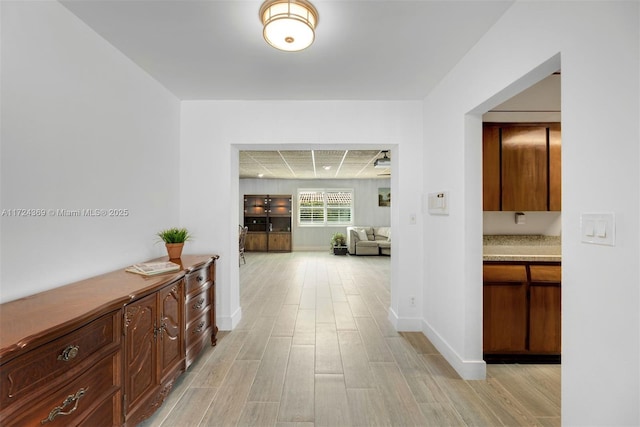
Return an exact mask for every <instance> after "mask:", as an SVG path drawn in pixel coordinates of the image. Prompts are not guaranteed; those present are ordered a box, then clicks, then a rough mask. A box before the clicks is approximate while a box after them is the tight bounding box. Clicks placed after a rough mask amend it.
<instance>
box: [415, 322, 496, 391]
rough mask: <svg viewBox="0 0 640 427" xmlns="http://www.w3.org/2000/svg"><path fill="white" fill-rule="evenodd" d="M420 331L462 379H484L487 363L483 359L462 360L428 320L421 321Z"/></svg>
mask: <svg viewBox="0 0 640 427" xmlns="http://www.w3.org/2000/svg"><path fill="white" fill-rule="evenodd" d="M422 333H423V334H424V335H425V336H426V337H427V338H428V339H429V341H431V343H432V344H433V345H434V346H435V347H436V348H437V349H438V351H439V352H440V354H442V356H443V357H444V358H445V359H446V361H447V362H449V365H451V367H452V368H453V369H455V370H456V372H457V373H458V374H459V375H460V376H461V377H462V379H464V380H484V379H486V377H487V364H486V363H485V361H484V360H464V359H463V358H461V357H460V355H458V353H457V352H456V351H455V350H454V349H453V348H451V346H450V345H449V343H448V342H447V341H446V340H444V339H443V338H442V336H441V335H440V334H438V333H437V332H436V331H435V330H434V329H433V328H432V327H431V325H429V323H428V322H426V321H424V320H423V321H422Z"/></svg>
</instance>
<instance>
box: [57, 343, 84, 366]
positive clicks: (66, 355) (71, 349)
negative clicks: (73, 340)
mask: <svg viewBox="0 0 640 427" xmlns="http://www.w3.org/2000/svg"><path fill="white" fill-rule="evenodd" d="M79 351H80V347H78V346H77V345H70V346H67V348H65V349H64V350H62V353H61V354H60V355H59V356H58V360H63V361H65V362H68V361H69V360H71V359H73V358H74V357H76V356H77V355H78V352H79Z"/></svg>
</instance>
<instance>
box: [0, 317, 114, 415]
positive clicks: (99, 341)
mask: <svg viewBox="0 0 640 427" xmlns="http://www.w3.org/2000/svg"><path fill="white" fill-rule="evenodd" d="M119 314H120V312H119V311H117V312H113V313H110V314H108V315H106V316H103V317H101V318H99V319H96V320H94V321H93V322H91V323H89V324H88V325H86V326H83V327H82V328H80V329H77V330H75V331H73V332H71V333H69V334H67V335H65V336H63V337H61V338H58V339H56V340H54V341H52V342H50V343H48V344H45V345H42V346H40V347H38V348H35V349H33V350H31V351H29V352H28V353H26V354H24V355H21V356H19V357H17V358H16V359H13V360H11V361H10V362H9V363H7V364H5V365H2V366H1V367H0V375H1V377H0V382H1V383H0V384H1V391H2V396H1V398H0V402H1V404H0V406H1V407H2V408H7V407H8V406H10V405H11V404H12V403H13V402H15V401H18V400H21V399H22V398H23V397H27V396H33V395H34V393H36V392H38V390H39V389H40V388H42V387H48V386H49V385H50V383H51V382H52V381H55V380H57V379H61V378H63V377H65V376H67V375H68V374H69V372H70V371H71V370H73V369H74V368H75V367H76V366H79V365H81V364H84V365H87V364H90V363H91V360H90V359H92V356H93V355H94V354H96V353H98V352H100V353H102V354H104V352H105V351H109V349H113V348H114V347H116V346H117V345H118V343H119V341H120V328H119V325H120V322H119V319H120V316H119ZM85 362H86V363H85Z"/></svg>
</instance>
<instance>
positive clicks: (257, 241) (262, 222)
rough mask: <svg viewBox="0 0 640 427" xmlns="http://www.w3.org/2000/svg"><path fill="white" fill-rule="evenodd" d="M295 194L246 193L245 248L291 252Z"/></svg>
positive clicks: (246, 249) (248, 249) (249, 249)
mask: <svg viewBox="0 0 640 427" xmlns="http://www.w3.org/2000/svg"><path fill="white" fill-rule="evenodd" d="M291 215H292V198H291V195H290V194H288V195H268V194H266V195H245V196H244V225H245V226H246V227H248V229H249V232H248V234H247V237H246V240H245V251H248V252H251V251H261V252H266V251H270V252H290V251H291V247H292V246H291Z"/></svg>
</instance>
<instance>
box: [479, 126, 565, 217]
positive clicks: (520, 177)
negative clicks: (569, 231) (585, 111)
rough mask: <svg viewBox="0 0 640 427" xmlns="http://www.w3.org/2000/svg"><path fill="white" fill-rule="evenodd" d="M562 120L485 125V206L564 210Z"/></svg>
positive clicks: (517, 209) (525, 209)
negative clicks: (562, 194)
mask: <svg viewBox="0 0 640 427" xmlns="http://www.w3.org/2000/svg"><path fill="white" fill-rule="evenodd" d="M560 151H561V147H560V124H559V123H550V124H518V123H509V124H498V123H485V125H484V127H483V210H485V211H500V210H503V211H551V210H554V211H559V210H561V204H560V199H561V188H560V183H561V177H560V175H561V170H560V163H561V158H560V155H561V154H560Z"/></svg>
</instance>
